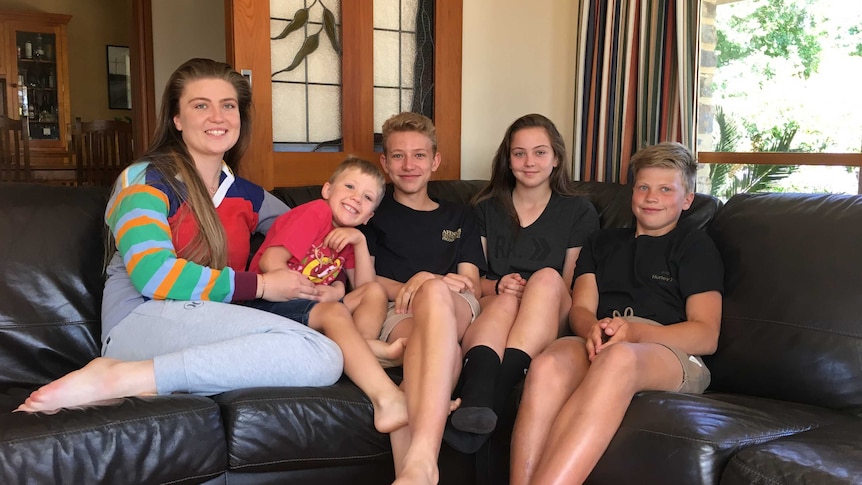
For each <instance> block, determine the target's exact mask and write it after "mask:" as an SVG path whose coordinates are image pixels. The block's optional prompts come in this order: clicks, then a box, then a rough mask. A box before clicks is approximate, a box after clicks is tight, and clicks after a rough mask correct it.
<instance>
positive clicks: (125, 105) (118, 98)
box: [108, 45, 132, 109]
mask: <svg viewBox="0 0 862 485" xmlns="http://www.w3.org/2000/svg"><path fill="white" fill-rule="evenodd" d="M108 108H110V109H132V76H131V68H130V63H129V48H128V46H121V45H109V46H108Z"/></svg>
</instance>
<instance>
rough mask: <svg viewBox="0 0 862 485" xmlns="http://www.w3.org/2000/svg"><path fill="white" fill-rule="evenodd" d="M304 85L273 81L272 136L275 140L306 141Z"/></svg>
mask: <svg viewBox="0 0 862 485" xmlns="http://www.w3.org/2000/svg"><path fill="white" fill-rule="evenodd" d="M305 118H306V103H305V87H303V86H301V85H299V84H287V83H273V85H272V137H273V139H275V140H293V141H307V140H308V135H307V129H306V126H307V125H306V120H305Z"/></svg>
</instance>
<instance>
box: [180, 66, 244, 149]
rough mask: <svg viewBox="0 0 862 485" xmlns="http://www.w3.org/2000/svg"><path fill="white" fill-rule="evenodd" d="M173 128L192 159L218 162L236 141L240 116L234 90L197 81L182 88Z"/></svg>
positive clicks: (210, 81) (225, 84) (214, 82)
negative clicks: (179, 135)
mask: <svg viewBox="0 0 862 485" xmlns="http://www.w3.org/2000/svg"><path fill="white" fill-rule="evenodd" d="M173 120H174V126H175V127H176V128H177V130H178V131H180V132H181V133H182V136H183V141H184V142H185V144H186V149H187V150H188V151H189V154H190V155H191V156H192V158H193V159H194V160H195V163H202V162H205V161H207V160H209V159H218V161H221V159H222V157H223V156H224V154H225V152H227V151H228V150H230V149H231V147H233V146H234V144H236V141H237V140H238V139H239V132H240V113H239V104H238V102H237V94H236V90H235V89H234V88H233V86H232V85H231V84H230V83H229V82H227V81H225V80H223V79H215V78H205V79H197V80H194V81H191V82H189V83H187V84H186V85H185V89H184V90H183V94H182V96H180V101H179V113H177V114H176V116H174V119H173Z"/></svg>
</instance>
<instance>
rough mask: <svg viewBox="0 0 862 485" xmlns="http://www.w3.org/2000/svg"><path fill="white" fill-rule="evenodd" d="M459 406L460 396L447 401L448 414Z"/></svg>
mask: <svg viewBox="0 0 862 485" xmlns="http://www.w3.org/2000/svg"><path fill="white" fill-rule="evenodd" d="M459 407H461V398H460V397H459V398H456V399H453V400H451V401H449V414H452V413H454V412H455V410H456V409H458V408H459Z"/></svg>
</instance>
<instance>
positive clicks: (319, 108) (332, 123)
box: [308, 86, 341, 143]
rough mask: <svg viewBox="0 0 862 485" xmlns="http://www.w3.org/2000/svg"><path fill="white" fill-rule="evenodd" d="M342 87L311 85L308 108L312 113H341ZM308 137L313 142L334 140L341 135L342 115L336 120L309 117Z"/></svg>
mask: <svg viewBox="0 0 862 485" xmlns="http://www.w3.org/2000/svg"><path fill="white" fill-rule="evenodd" d="M340 104H341V88H340V87H337V86H309V88H308V109H310V110H311V112H312V113H318V112H324V113H336V114H339V115H340V114H341V106H340ZM309 120H310V123H309V126H308V139H309V141H312V142H317V143H320V142H325V141H332V140H335V139H337V138H340V137H341V116H339V117H338V118H337V119H335V120H328V119H324V118H322V117H315V116H312V117H310V118H309Z"/></svg>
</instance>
